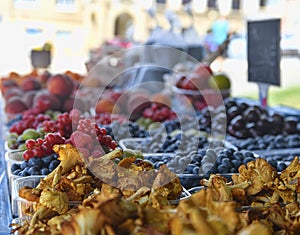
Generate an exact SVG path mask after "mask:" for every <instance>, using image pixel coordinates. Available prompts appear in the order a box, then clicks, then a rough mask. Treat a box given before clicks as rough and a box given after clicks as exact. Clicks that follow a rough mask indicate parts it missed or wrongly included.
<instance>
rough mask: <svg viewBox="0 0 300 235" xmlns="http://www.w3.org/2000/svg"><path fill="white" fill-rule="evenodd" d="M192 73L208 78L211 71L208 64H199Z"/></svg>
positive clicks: (211, 73)
mask: <svg viewBox="0 0 300 235" xmlns="http://www.w3.org/2000/svg"><path fill="white" fill-rule="evenodd" d="M194 73H195V74H197V75H198V76H199V77H201V78H202V79H209V78H210V77H211V76H212V75H213V71H212V69H211V68H210V66H209V65H208V64H199V65H197V66H196V67H195V68H194Z"/></svg>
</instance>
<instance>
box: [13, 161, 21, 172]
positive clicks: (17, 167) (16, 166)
mask: <svg viewBox="0 0 300 235" xmlns="http://www.w3.org/2000/svg"><path fill="white" fill-rule="evenodd" d="M19 169H20V164H15V163H14V164H12V165H11V171H12V172H14V171H15V170H19Z"/></svg>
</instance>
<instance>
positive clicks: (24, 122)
mask: <svg viewBox="0 0 300 235" xmlns="http://www.w3.org/2000/svg"><path fill="white" fill-rule="evenodd" d="M50 120H51V117H50V116H49V115H46V114H38V115H33V114H28V115H23V116H22V119H21V120H20V121H18V122H15V123H14V124H13V125H12V126H11V127H10V129H9V131H10V132H15V133H17V134H18V135H21V134H22V133H23V131H25V130H26V129H28V128H34V129H36V128H38V127H39V126H40V124H41V123H43V122H45V121H50Z"/></svg>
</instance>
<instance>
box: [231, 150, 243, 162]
mask: <svg viewBox="0 0 300 235" xmlns="http://www.w3.org/2000/svg"><path fill="white" fill-rule="evenodd" d="M233 158H235V159H237V160H241V159H243V158H244V154H243V153H242V152H240V151H236V152H234V153H233Z"/></svg>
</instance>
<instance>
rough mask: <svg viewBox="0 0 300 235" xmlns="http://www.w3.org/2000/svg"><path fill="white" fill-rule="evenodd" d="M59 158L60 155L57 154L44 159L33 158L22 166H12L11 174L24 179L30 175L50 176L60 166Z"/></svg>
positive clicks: (15, 164) (16, 164)
mask: <svg viewBox="0 0 300 235" xmlns="http://www.w3.org/2000/svg"><path fill="white" fill-rule="evenodd" d="M57 158H58V155H57V154H56V153H53V154H51V155H48V156H44V157H42V158H38V157H33V158H30V159H29V160H28V161H24V162H22V163H21V164H18V163H14V164H12V166H11V172H12V174H13V175H16V176H22V177H25V176H30V175H48V174H49V173H50V172H52V171H53V170H54V169H55V168H56V167H57V166H58V165H59V163H60V161H59V160H58V159H57Z"/></svg>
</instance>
